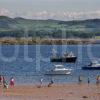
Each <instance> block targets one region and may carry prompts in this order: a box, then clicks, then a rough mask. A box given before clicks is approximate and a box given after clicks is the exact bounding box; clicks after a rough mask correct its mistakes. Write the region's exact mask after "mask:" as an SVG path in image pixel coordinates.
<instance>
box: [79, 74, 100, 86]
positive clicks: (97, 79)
mask: <svg viewBox="0 0 100 100" xmlns="http://www.w3.org/2000/svg"><path fill="white" fill-rule="evenodd" d="M82 81H83V77H82V76H81V75H80V76H79V77H78V82H79V83H82ZM87 82H88V84H89V83H90V78H89V77H88V78H87ZM96 84H97V85H98V84H100V75H98V76H96Z"/></svg>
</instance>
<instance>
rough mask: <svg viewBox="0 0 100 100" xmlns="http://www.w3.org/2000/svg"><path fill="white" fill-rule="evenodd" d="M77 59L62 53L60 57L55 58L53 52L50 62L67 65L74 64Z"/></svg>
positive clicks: (71, 54) (69, 54) (70, 54)
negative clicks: (65, 63)
mask: <svg viewBox="0 0 100 100" xmlns="http://www.w3.org/2000/svg"><path fill="white" fill-rule="evenodd" d="M76 60H77V57H76V56H75V55H74V54H73V53H72V52H70V53H64V54H63V55H62V56H57V55H56V53H55V51H54V52H53V54H52V56H51V58H50V61H51V62H67V63H75V62H76Z"/></svg>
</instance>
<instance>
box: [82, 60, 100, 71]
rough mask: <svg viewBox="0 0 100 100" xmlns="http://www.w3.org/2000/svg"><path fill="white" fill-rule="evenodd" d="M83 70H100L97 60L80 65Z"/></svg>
mask: <svg viewBox="0 0 100 100" xmlns="http://www.w3.org/2000/svg"><path fill="white" fill-rule="evenodd" d="M82 69H83V70H100V64H99V63H98V62H97V61H93V62H91V63H90V64H89V65H86V66H84V67H82Z"/></svg>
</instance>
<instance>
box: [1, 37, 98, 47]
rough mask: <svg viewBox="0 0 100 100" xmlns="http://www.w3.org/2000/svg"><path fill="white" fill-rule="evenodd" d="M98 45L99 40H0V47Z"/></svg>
mask: <svg viewBox="0 0 100 100" xmlns="http://www.w3.org/2000/svg"><path fill="white" fill-rule="evenodd" d="M88 44H100V40H99V39H79V38H78V39H77V38H76V39H74V38H71V39H61V38H58V39H57V38H24V37H23V38H12V37H6V38H5V37H4V38H0V45H88Z"/></svg>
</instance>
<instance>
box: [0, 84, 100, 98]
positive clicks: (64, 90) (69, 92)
mask: <svg viewBox="0 0 100 100" xmlns="http://www.w3.org/2000/svg"><path fill="white" fill-rule="evenodd" d="M0 100H100V85H95V84H89V85H88V84H66V85H52V86H51V87H47V86H42V87H41V88H39V87H37V86H15V87H12V88H11V87H9V88H8V89H3V88H2V87H0Z"/></svg>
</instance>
